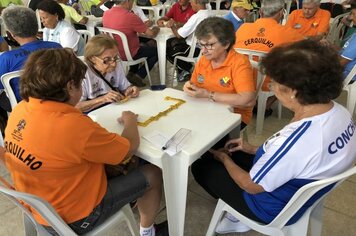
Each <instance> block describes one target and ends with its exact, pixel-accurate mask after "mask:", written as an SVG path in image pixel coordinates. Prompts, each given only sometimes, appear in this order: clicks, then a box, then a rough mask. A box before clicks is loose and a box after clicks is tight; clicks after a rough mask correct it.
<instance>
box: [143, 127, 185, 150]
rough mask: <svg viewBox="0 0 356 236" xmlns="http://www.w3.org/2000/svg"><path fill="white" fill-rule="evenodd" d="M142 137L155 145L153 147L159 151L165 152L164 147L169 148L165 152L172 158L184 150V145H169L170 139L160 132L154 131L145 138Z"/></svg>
mask: <svg viewBox="0 0 356 236" xmlns="http://www.w3.org/2000/svg"><path fill="white" fill-rule="evenodd" d="M142 137H143V138H144V139H146V140H147V141H149V142H150V143H151V144H153V146H154V147H156V148H157V149H159V150H163V149H162V147H164V146H167V148H166V149H164V150H163V151H164V152H166V153H167V154H168V155H170V156H174V155H175V154H177V153H178V152H180V151H181V150H182V146H183V143H181V145H177V144H172V145H167V143H168V142H169V140H170V138H167V136H166V135H164V134H162V133H160V132H158V131H157V130H154V131H152V132H151V133H149V134H146V135H145V136H142ZM172 137H173V136H172Z"/></svg>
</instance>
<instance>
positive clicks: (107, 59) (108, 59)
mask: <svg viewBox="0 0 356 236" xmlns="http://www.w3.org/2000/svg"><path fill="white" fill-rule="evenodd" d="M96 58H98V59H99V60H101V61H102V62H103V64H105V65H109V64H111V63H113V62H118V61H121V58H120V57H119V55H116V56H114V57H105V58H104V59H103V58H100V57H97V56H96Z"/></svg>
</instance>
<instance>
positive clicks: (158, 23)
mask: <svg viewBox="0 0 356 236" xmlns="http://www.w3.org/2000/svg"><path fill="white" fill-rule="evenodd" d="M164 23H165V21H164V20H158V21H157V25H158V26H159V27H164Z"/></svg>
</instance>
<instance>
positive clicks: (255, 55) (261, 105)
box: [235, 48, 282, 134]
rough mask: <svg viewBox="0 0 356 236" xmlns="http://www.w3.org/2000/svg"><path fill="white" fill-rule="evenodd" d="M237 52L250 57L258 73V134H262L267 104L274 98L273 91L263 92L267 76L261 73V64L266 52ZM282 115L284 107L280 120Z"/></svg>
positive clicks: (239, 50) (279, 110)
mask: <svg viewBox="0 0 356 236" xmlns="http://www.w3.org/2000/svg"><path fill="white" fill-rule="evenodd" d="M235 50H236V51H237V52H238V53H240V54H244V55H246V56H248V59H249V60H250V63H251V66H252V67H253V68H254V69H255V70H256V71H257V81H256V92H257V117H256V134H261V133H262V130H263V123H264V119H265V110H266V103H267V99H268V98H269V97H272V96H274V92H272V91H263V90H262V85H263V83H264V81H265V79H266V75H265V74H263V73H262V72H261V71H260V64H261V60H262V58H263V57H265V56H266V53H265V52H261V51H254V50H249V49H242V48H235ZM281 115H282V105H280V104H279V105H278V118H281Z"/></svg>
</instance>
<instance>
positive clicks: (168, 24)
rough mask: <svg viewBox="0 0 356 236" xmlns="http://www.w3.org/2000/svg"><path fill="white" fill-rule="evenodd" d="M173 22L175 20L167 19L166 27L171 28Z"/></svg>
mask: <svg viewBox="0 0 356 236" xmlns="http://www.w3.org/2000/svg"><path fill="white" fill-rule="evenodd" d="M174 23H175V21H174V20H173V19H170V20H169V21H167V23H166V27H167V28H171V27H172V25H174Z"/></svg>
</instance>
